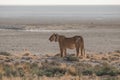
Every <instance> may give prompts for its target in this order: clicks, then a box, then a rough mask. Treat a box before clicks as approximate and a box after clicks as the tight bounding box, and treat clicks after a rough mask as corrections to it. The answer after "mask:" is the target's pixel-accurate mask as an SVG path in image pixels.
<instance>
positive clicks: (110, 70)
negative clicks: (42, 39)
mask: <svg viewBox="0 0 120 80" xmlns="http://www.w3.org/2000/svg"><path fill="white" fill-rule="evenodd" d="M118 74H119V72H118V70H117V69H116V68H114V67H110V66H102V67H101V68H100V69H99V70H97V71H96V75H97V76H103V75H110V76H116V75H118Z"/></svg>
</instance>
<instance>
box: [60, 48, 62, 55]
mask: <svg viewBox="0 0 120 80" xmlns="http://www.w3.org/2000/svg"><path fill="white" fill-rule="evenodd" d="M60 56H61V57H63V49H62V48H60Z"/></svg>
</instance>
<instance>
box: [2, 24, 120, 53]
mask: <svg viewBox="0 0 120 80" xmlns="http://www.w3.org/2000/svg"><path fill="white" fill-rule="evenodd" d="M1 26H3V25H1ZM14 26H16V27H17V26H19V25H14ZM24 26H26V25H24ZM33 26H34V25H32V26H31V25H27V27H25V28H26V29H28V31H18V30H0V51H11V52H16V53H17V51H23V50H24V49H28V50H29V51H31V52H33V53H38V54H46V53H47V54H49V53H55V54H56V53H59V47H58V43H54V42H53V43H50V42H49V40H48V38H49V36H50V35H51V34H52V33H58V34H62V35H65V36H66V37H72V36H74V35H81V36H83V38H84V40H85V49H86V51H87V52H111V51H114V50H120V26H119V25H115V26H114V25H110V26H109V25H94V24H92V23H91V25H81V24H61V25H50V24H49V25H37V28H39V30H36V29H37V28H36V26H34V27H35V28H33ZM30 27H31V28H30ZM45 27H46V28H45ZM31 29H32V30H31ZM41 29H42V30H41ZM50 30H51V31H50ZM68 53H75V50H68Z"/></svg>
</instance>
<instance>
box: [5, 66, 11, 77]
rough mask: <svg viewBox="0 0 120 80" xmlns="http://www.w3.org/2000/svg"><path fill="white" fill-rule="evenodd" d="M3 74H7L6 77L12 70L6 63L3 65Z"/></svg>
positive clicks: (9, 75)
mask: <svg viewBox="0 0 120 80" xmlns="http://www.w3.org/2000/svg"><path fill="white" fill-rule="evenodd" d="M4 71H5V73H4V75H5V76H7V77H11V72H12V68H11V67H10V66H8V65H5V66H4Z"/></svg>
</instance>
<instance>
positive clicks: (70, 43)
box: [49, 33, 85, 57]
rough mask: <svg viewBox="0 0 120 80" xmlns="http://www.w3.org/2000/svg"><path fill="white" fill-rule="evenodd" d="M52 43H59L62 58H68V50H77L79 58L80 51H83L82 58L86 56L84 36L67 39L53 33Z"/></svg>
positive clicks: (50, 38)
mask: <svg viewBox="0 0 120 80" xmlns="http://www.w3.org/2000/svg"><path fill="white" fill-rule="evenodd" d="M49 40H50V42H53V41H55V42H58V43H59V48H60V55H61V57H64V55H65V56H66V55H67V53H66V49H75V48H76V56H77V57H79V50H80V51H81V56H85V49H84V40H83V37H82V36H73V37H69V38H67V37H65V36H64V35H59V34H56V33H53V34H52V35H51V36H50V37H49Z"/></svg>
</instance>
